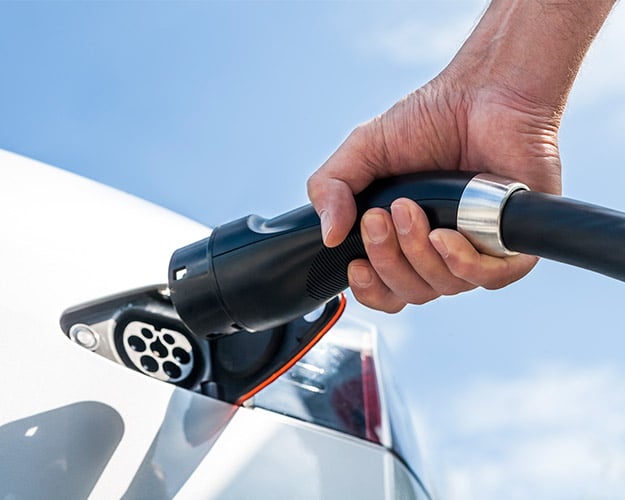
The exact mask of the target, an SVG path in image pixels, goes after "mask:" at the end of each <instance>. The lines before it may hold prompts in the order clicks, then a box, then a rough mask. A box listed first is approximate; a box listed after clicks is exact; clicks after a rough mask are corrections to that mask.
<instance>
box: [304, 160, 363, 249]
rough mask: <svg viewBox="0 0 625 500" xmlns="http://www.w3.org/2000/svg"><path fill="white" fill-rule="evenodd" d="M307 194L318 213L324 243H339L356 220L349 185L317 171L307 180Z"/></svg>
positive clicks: (329, 245) (352, 196)
mask: <svg viewBox="0 0 625 500" xmlns="http://www.w3.org/2000/svg"><path fill="white" fill-rule="evenodd" d="M308 196H309V197H310V201H312V204H313V206H314V207H315V210H316V211H317V213H318V214H319V219H320V220H321V235H322V236H323V242H324V244H325V245H326V246H328V247H335V246H337V245H339V244H340V243H341V242H342V241H343V240H344V239H345V237H346V236H347V233H349V230H350V229H351V228H352V226H353V225H354V222H355V220H356V202H355V201H354V195H353V192H352V189H351V187H350V186H349V185H348V184H347V183H346V182H345V181H343V180H341V179H337V178H332V177H325V176H324V175H323V174H322V173H320V171H318V172H317V173H315V174H313V176H312V177H311V178H310V179H309V180H308Z"/></svg>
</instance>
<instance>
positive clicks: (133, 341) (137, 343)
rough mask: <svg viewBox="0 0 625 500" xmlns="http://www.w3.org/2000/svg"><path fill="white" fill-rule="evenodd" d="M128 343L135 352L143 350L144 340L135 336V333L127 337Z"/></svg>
mask: <svg viewBox="0 0 625 500" xmlns="http://www.w3.org/2000/svg"><path fill="white" fill-rule="evenodd" d="M128 345H129V346H130V347H131V349H132V350H133V351H137V352H143V351H145V342H144V341H143V340H142V339H141V337H137V336H136V335H132V336H131V337H130V338H129V339H128Z"/></svg>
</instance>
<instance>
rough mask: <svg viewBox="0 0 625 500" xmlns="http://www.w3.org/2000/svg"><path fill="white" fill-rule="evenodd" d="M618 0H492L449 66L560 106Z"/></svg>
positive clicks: (533, 99) (540, 102)
mask: <svg viewBox="0 0 625 500" xmlns="http://www.w3.org/2000/svg"><path fill="white" fill-rule="evenodd" d="M615 1H616V0H559V1H558V0H493V1H492V3H491V4H490V6H489V7H488V9H487V10H486V12H485V13H484V16H483V17H482V19H481V20H480V22H479V24H478V25H477V26H476V28H475V30H474V31H473V33H472V34H471V36H470V37H469V39H468V40H467V41H466V43H465V44H464V46H463V47H462V49H461V50H460V51H459V53H458V55H457V56H456V58H455V59H454V61H453V62H452V64H451V66H455V67H456V68H458V69H459V70H460V71H461V73H462V74H463V77H464V78H467V77H468V78H472V79H473V80H475V78H481V79H482V81H477V82H476V83H477V85H480V84H488V85H492V84H495V85H500V86H501V87H503V88H505V89H507V90H509V91H511V92H513V93H515V94H517V95H518V96H519V97H521V98H523V99H526V100H528V101H530V102H532V103H535V104H538V105H544V106H546V107H547V108H549V109H553V110H556V111H560V110H561V109H562V108H563V106H564V103H565V101H566V98H567V96H568V93H569V90H570V88H571V86H572V84H573V81H574V80H575V76H576V75H577V72H578V70H579V67H580V65H581V63H582V60H583V58H584V55H585V54H586V52H587V50H588V48H589V46H590V44H591V42H592V40H593V39H594V37H595V36H596V34H597V32H598V31H599V29H600V28H601V26H602V25H603V22H604V21H605V19H606V18H607V16H608V14H609V13H610V10H611V9H612V7H613V5H614V4H615ZM475 75H479V76H475Z"/></svg>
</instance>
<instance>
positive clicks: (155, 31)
mask: <svg viewBox="0 0 625 500" xmlns="http://www.w3.org/2000/svg"><path fill="white" fill-rule="evenodd" d="M484 5H485V2H483V1H481V0H476V1H470V0H466V1H446V2H434V1H431V2H425V1H414V2H351V1H344V2H332V1H327V2H287V1H283V2H142V1H137V2H132V3H124V2H89V3H83V2H15V3H11V2H3V3H0V61H2V78H0V117H1V118H2V119H1V120H0V147H2V148H4V149H7V150H10V151H14V152H17V153H21V154H24V155H26V156H29V157H33V158H36V159H39V160H42V161H45V162H47V163H50V164H53V165H56V166H58V167H61V168H65V169H67V170H71V171H73V172H77V173H79V174H81V175H85V176H87V177H90V178H93V179H96V180H98V181H101V182H103V183H105V184H108V185H111V186H114V187H117V188H119V189H121V190H123V191H127V192H129V193H132V194H135V195H138V196H140V197H143V198H146V199H148V200H151V201H154V202H156V203H158V204H160V205H163V206H166V207H168V208H171V209H173V210H175V211H178V212H180V213H182V214H184V215H187V216H189V217H191V218H193V219H196V220H198V221H201V222H203V223H205V224H207V225H216V224H219V223H222V222H225V221H228V220H231V219H234V218H237V217H240V216H242V215H247V214H249V213H257V214H260V215H265V216H271V215H275V214H278V213H280V212H283V211H285V210H289V209H291V208H294V207H296V206H299V205H302V204H304V203H306V202H307V199H306V192H305V181H306V178H307V177H308V175H309V174H310V173H311V172H313V171H314V169H315V168H317V167H318V166H319V165H320V164H321V163H322V162H323V161H324V160H325V158H326V157H327V156H328V155H329V154H330V153H331V152H332V151H333V150H334V148H336V146H338V144H339V143H340V142H341V141H342V140H343V139H344V137H345V136H346V135H347V134H348V132H349V131H350V130H351V129H352V128H353V127H354V126H356V125H357V124H358V123H360V122H361V121H364V120H366V119H368V118H370V117H372V116H374V115H376V114H378V113H380V112H382V111H383V110H385V109H386V108H387V107H389V106H390V105H391V104H393V103H394V102H395V101H396V100H397V99H399V98H400V97H402V96H403V95H404V94H405V93H407V92H409V91H410V90H412V89H414V88H416V87H418V86H419V85H421V84H423V83H425V82H426V81H428V80H429V79H430V78H432V77H433V76H435V75H436V73H437V72H438V71H440V69H442V68H443V67H444V65H445V64H446V62H447V61H448V60H449V58H450V57H451V56H452V55H453V53H454V51H455V50H456V48H457V47H458V46H459V44H460V43H461V42H462V40H463V39H464V38H465V37H466V36H467V34H468V33H469V32H470V30H471V27H472V26H473V24H474V22H475V21H476V19H477V18H478V17H479V15H480V13H481V11H482V10H483V8H484ZM623 32H625V12H624V9H623V8H622V6H619V7H617V9H616V12H615V13H614V15H613V16H612V18H611V19H610V20H609V22H608V25H607V26H606V27H605V29H604V31H603V32H602V33H601V34H600V38H599V40H598V41H597V43H596V44H595V46H594V47H593V49H592V53H591V55H590V57H589V59H588V60H587V62H586V64H585V65H584V67H583V69H582V73H581V75H580V78H579V81H578V82H577V84H576V87H575V89H574V92H573V95H572V97H571V102H570V105H569V108H568V109H567V112H566V115H565V118H564V123H563V127H562V132H561V148H562V157H563V161H564V166H565V180H564V186H565V193H566V194H567V195H568V196H571V197H577V198H581V199H584V200H587V201H591V202H595V203H598V204H604V205H607V206H610V207H613V208H620V209H623V210H625V202H624V201H623V200H622V186H623V185H624V184H625V170H624V169H623V165H622V163H623V158H625V141H624V140H623V130H625V56H623V53H622V48H621V47H622V42H621V41H622V37H623ZM622 298H623V285H622V284H620V283H617V282H614V281H610V280H608V279H606V278H603V277H600V276H596V275H593V274H591V273H588V272H583V271H578V270H574V269H571V268H568V267H566V266H562V265H555V264H550V263H545V262H543V263H541V264H540V265H539V266H538V268H537V269H536V271H535V272H534V273H532V274H531V275H530V277H528V278H526V279H525V280H523V281H522V282H521V283H518V284H516V285H514V286H512V287H509V288H508V289H506V290H503V291H499V292H485V291H477V292H473V293H470V294H465V295H463V296H460V297H454V298H447V299H444V300H440V301H437V302H435V303H432V304H429V305H427V306H423V307H412V308H408V309H407V310H405V311H404V312H402V313H401V314H399V315H396V316H392V317H389V316H386V315H382V314H377V313H372V312H369V311H364V310H362V309H360V308H358V307H357V306H355V305H351V306H350V310H351V311H352V312H353V313H354V314H358V315H360V316H363V317H366V318H369V319H371V320H372V321H375V322H376V323H377V324H378V325H379V326H380V329H381V330H382V331H383V332H384V335H385V339H386V340H387V343H388V344H389V345H390V347H391V350H392V352H393V353H394V360H393V365H392V366H391V367H389V369H392V370H393V371H394V372H395V373H396V376H397V378H398V379H399V380H400V381H401V386H402V390H403V392H404V393H406V394H407V400H408V401H409V402H410V407H411V411H412V412H413V417H414V420H415V423H416V425H418V427H419V430H420V431H421V438H422V446H423V448H424V451H425V452H426V453H427V454H428V457H429V458H428V460H429V461H430V463H431V464H432V466H433V476H434V478H435V479H436V481H437V484H438V488H437V490H438V491H439V493H440V494H441V496H442V497H444V498H452V499H456V498H458V499H460V498H462V499H473V498H475V499H478V498H479V499H491V498H492V499H498V498H504V497H505V498H530V497H531V498H545V499H547V498H549V499H557V498H563V499H564V498H567V499H568V498H590V497H591V495H594V496H592V497H593V498H618V497H620V496H621V494H622V491H625V480H624V479H623V478H624V477H625V440H624V439H623V436H625V424H621V423H620V422H625V385H624V383H623V380H625V368H624V366H623V365H624V363H623V361H624V358H625V335H624V334H623V332H622V331H621V330H622V328H621V326H620V325H621V324H622V318H621V311H622ZM515 495H516V496H515Z"/></svg>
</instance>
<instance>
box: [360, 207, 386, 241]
mask: <svg viewBox="0 0 625 500" xmlns="http://www.w3.org/2000/svg"><path fill="white" fill-rule="evenodd" d="M362 220H363V223H364V226H365V232H366V233H367V235H366V236H367V238H368V239H369V241H371V243H382V242H383V241H384V240H385V239H386V236H387V235H388V227H387V226H386V219H385V218H384V217H383V216H382V215H380V214H369V215H365V216H364V217H363V218H362Z"/></svg>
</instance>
